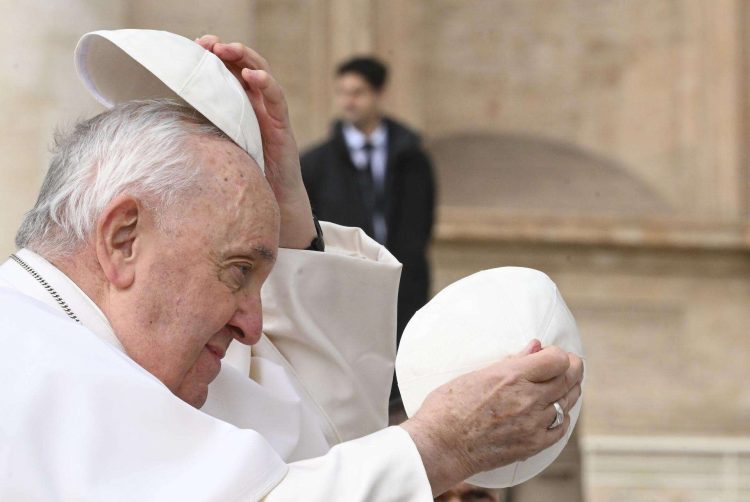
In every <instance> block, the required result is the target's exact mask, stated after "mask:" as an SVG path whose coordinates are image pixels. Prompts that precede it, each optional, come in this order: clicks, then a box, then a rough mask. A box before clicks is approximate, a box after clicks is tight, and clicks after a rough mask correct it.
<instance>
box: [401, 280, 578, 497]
mask: <svg viewBox="0 0 750 502" xmlns="http://www.w3.org/2000/svg"><path fill="white" fill-rule="evenodd" d="M534 338H536V339H538V340H539V341H541V342H542V346H543V347H547V346H550V345H555V346H557V347H560V348H562V349H563V350H565V351H567V352H573V353H575V354H577V355H579V356H581V357H582V356H583V349H582V347H581V340H580V336H579V334H578V328H577V327H576V323H575V319H573V315H572V314H571V313H570V311H569V310H568V307H567V306H566V305H565V301H564V300H563V298H562V296H561V295H560V292H559V291H558V290H557V287H556V286H555V283H553V282H552V281H551V280H550V278H549V277H547V276H546V275H544V274H543V273H541V272H538V271H536V270H531V269H527V268H516V267H505V268H496V269H492V270H485V271H483V272H478V273H476V274H474V275H471V276H469V277H466V278H464V279H461V280H460V281H458V282H456V283H454V284H451V285H450V286H448V287H447V288H445V289H444V290H442V291H441V292H440V293H438V294H437V295H436V296H435V298H433V299H432V300H431V301H430V302H429V303H428V304H427V305H425V306H424V307H423V308H422V309H421V310H419V311H418V312H417V313H416V314H415V315H414V317H413V318H412V319H411V321H409V324H408V325H407V326H406V329H405V330H404V334H403V337H402V338H401V344H400V346H399V350H398V355H397V357H396V375H397V377H398V386H399V389H400V390H401V397H402V399H403V402H404V408H405V409H406V413H407V415H409V416H410V417H411V416H413V415H414V413H416V411H417V410H418V409H419V407H420V406H422V402H423V401H424V399H425V397H427V394H429V393H430V392H431V391H432V390H433V389H435V388H437V387H439V386H441V385H443V384H444V383H447V382H448V381H450V380H453V379H454V378H456V377H458V376H460V375H463V374H465V373H469V372H471V371H475V370H478V369H480V368H483V367H485V366H488V365H490V364H492V363H495V362H498V361H501V360H502V359H503V358H505V357H506V356H509V355H512V354H516V353H518V352H520V351H521V350H523V349H524V347H526V345H527V344H528V343H529V342H530V341H531V340H532V339H534ZM581 402H582V399H579V400H578V403H577V404H576V405H575V406H574V407H573V409H571V411H570V427H569V428H568V431H567V432H566V434H565V436H564V437H563V438H562V439H560V440H559V441H558V442H557V443H555V444H554V445H552V446H550V447H549V448H547V449H545V450H543V451H541V452H539V453H537V454H536V455H534V456H532V457H529V458H528V459H526V460H524V461H520V462H516V463H513V464H510V465H507V466H505V467H501V468H499V469H495V470H492V471H488V472H483V473H480V474H477V475H476V476H473V477H472V478H470V479H469V480H468V482H469V483H472V484H475V485H479V486H483V487H486V488H504V487H508V486H514V485H517V484H519V483H523V482H524V481H527V480H528V479H531V478H532V477H534V476H536V475H537V474H539V473H540V472H542V471H543V470H544V469H545V468H547V466H549V465H550V464H551V463H552V462H553V461H554V460H555V459H556V458H557V456H558V455H559V454H560V452H561V451H562V449H563V447H564V446H565V445H566V444H567V442H568V439H569V438H570V435H571V434H572V432H573V427H574V426H575V424H576V421H577V420H578V414H579V413H580V410H581Z"/></svg>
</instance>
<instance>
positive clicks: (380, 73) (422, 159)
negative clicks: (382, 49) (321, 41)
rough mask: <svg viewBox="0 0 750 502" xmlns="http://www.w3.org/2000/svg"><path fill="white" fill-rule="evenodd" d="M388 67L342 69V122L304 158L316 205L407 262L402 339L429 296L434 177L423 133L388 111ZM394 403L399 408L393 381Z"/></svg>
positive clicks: (361, 63) (360, 64)
mask: <svg viewBox="0 0 750 502" xmlns="http://www.w3.org/2000/svg"><path fill="white" fill-rule="evenodd" d="M387 78H388V69H387V68H386V66H385V65H384V64H383V63H382V62H381V61H379V60H377V59H375V58H373V57H357V58H354V59H350V60H348V61H345V62H344V63H342V64H341V65H339V67H338V68H337V70H336V80H335V89H336V104H337V107H338V109H339V113H340V119H339V120H337V121H335V122H334V124H333V127H332V130H331V133H330V136H329V137H328V139H326V140H325V141H324V142H323V143H321V144H319V145H317V146H315V147H313V148H312V149H311V150H309V151H308V152H306V153H305V154H304V155H303V156H302V175H303V178H304V182H305V187H306V188H307V192H308V195H309V197H310V201H311V203H312V207H313V210H314V211H315V213H316V215H317V216H318V217H319V218H320V219H322V220H325V221H331V222H333V223H338V224H340V225H345V226H350V227H360V228H362V229H363V230H364V231H365V232H366V233H367V234H368V235H369V236H370V237H372V238H373V239H375V240H376V241H378V242H379V243H381V244H383V245H385V247H386V248H387V249H388V250H389V251H391V252H392V253H393V254H394V255H395V257H396V258H397V259H398V260H399V261H400V262H401V263H402V264H403V271H402V274H401V283H400V287H399V292H398V319H397V339H398V340H400V338H401V333H402V332H403V330H404V327H405V326H406V323H407V322H408V321H409V319H411V317H412V316H413V315H414V313H415V312H416V311H417V310H419V309H420V308H421V307H422V306H423V305H424V304H425V303H426V302H427V299H428V292H429V288H430V271H429V266H428V263H427V257H426V252H427V246H428V244H429V242H430V238H431V236H432V225H433V219H434V207H435V181H434V178H433V173H432V165H431V162H430V159H429V158H428V156H427V155H426V153H425V152H424V150H423V149H422V145H421V140H420V137H419V135H418V134H417V133H416V132H415V131H413V130H411V129H409V128H408V127H406V126H405V125H404V124H401V123H399V122H397V121H396V120H394V119H392V118H390V117H388V116H386V115H385V114H384V113H383V100H384V94H385V87H386V81H387ZM391 408H392V409H395V410H398V409H400V397H399V394H398V389H397V387H396V385H395V381H394V385H393V389H392V392H391Z"/></svg>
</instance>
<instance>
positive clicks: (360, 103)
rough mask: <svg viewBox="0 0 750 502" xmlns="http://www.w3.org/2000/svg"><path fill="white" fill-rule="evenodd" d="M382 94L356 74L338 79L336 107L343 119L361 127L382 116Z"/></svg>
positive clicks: (344, 75) (347, 74)
mask: <svg viewBox="0 0 750 502" xmlns="http://www.w3.org/2000/svg"><path fill="white" fill-rule="evenodd" d="M381 98H382V92H379V91H376V90H375V89H373V88H372V86H371V85H370V84H369V83H367V81H366V80H365V79H364V78H362V77H361V76H359V75H358V74H356V73H344V74H343V75H341V76H339V77H337V78H336V105H337V106H338V109H339V112H340V113H341V117H342V118H343V119H344V120H346V121H347V122H351V123H352V124H354V125H355V126H361V125H362V124H364V123H367V122H370V121H372V120H374V119H376V118H378V117H379V116H380V105H381Z"/></svg>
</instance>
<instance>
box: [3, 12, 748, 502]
mask: <svg viewBox="0 0 750 502" xmlns="http://www.w3.org/2000/svg"><path fill="white" fill-rule="evenodd" d="M0 5H1V6H2V12H3V14H4V16H3V21H2V27H3V34H4V35H5V39H6V40H13V41H14V43H13V44H12V45H11V47H12V50H6V51H4V53H3V56H0V90H2V92H1V93H0V103H1V104H2V107H1V108H0V113H2V119H3V120H2V121H1V122H0V128H2V129H1V130H0V151H2V152H3V156H4V159H3V160H4V161H3V162H2V163H1V164H0V251H3V252H9V251H11V250H12V249H13V247H12V235H13V232H14V230H15V227H16V226H17V224H18V221H19V220H20V217H21V214H22V212H23V211H24V210H25V209H27V208H28V207H29V206H30V205H31V204H32V203H33V199H34V195H35V192H36V190H37V188H38V185H39V182H40V180H41V176H42V174H43V170H44V163H45V160H46V157H47V154H46V148H47V145H48V144H49V142H50V139H51V131H52V128H53V126H54V125H55V124H56V123H58V122H60V121H61V120H62V121H70V120H72V119H74V118H75V117H77V116H82V115H83V116H85V115H86V114H90V113H92V112H93V111H94V110H96V106H95V105H94V104H93V103H92V102H91V100H90V99H89V98H88V97H87V96H85V94H84V91H83V89H82V87H81V86H80V85H79V84H78V83H77V82H76V80H75V76H74V74H73V70H72V65H71V58H70V54H71V52H72V49H73V46H74V44H75V41H76V39H77V38H78V37H79V36H80V34H82V33H83V32H85V31H87V30H90V29H96V28H115V27H149V28H163V29H168V30H172V31H176V32H178V33H181V34H184V35H186V36H191V37H192V36H197V35H199V34H202V33H204V32H207V31H212V32H216V33H217V34H219V35H221V36H223V37H225V38H227V39H239V40H243V41H247V42H250V43H252V44H254V45H255V46H256V47H257V48H258V49H259V50H260V51H261V52H263V53H264V54H265V55H266V56H267V57H268V59H269V60H270V61H271V64H272V66H273V67H274V69H275V73H276V76H277V78H278V79H279V80H280V81H281V82H282V84H283V85H284V86H285V88H286V90H287V93H288V95H289V101H290V107H291V110H292V118H293V122H294V124H295V127H296V131H297V136H298V139H299V141H300V143H301V144H302V145H310V144H312V143H313V142H314V141H315V140H317V139H320V138H322V137H323V135H324V134H325V133H326V130H327V128H328V122H329V120H330V119H331V117H332V113H333V109H332V103H331V97H332V96H331V88H330V83H331V74H332V70H333V67H334V65H335V63H336V62H337V61H339V60H340V59H342V58H344V57H346V56H349V55H352V54H355V53H366V52H373V53H375V54H377V55H379V56H381V57H382V58H384V59H386V60H387V61H388V62H389V63H390V64H391V69H392V81H391V88H390V90H389V96H388V104H389V110H390V111H391V112H392V113H393V114H394V115H395V116H397V117H399V118H401V119H404V120H406V121H407V122H409V123H410V124H412V125H413V126H415V127H417V128H419V129H420V130H421V131H422V133H423V135H424V137H425V141H426V143H427V145H428V147H429V149H430V151H431V153H432V155H433V157H434V159H435V161H436V166H437V170H438V178H439V182H440V201H441V203H440V216H439V224H438V228H437V236H436V239H435V244H434V246H433V250H432V261H433V264H434V270H435V273H434V287H435V289H436V290H437V289H439V288H441V287H443V286H444V285H446V284H448V283H449V282H451V281H453V280H455V279H458V278H459V277H462V276H464V275H467V274H469V273H471V272H473V271H476V270H480V269H483V268H489V267H496V266H502V265H523V266H530V267H535V268H539V269H541V270H543V271H545V272H547V273H548V274H549V275H550V276H551V277H552V278H553V279H554V280H556V281H557V282H558V284H559V286H560V288H561V290H562V291H563V294H564V295H565V297H566V299H567V300H568V303H569V304H570V306H571V308H572V310H573V311H574V313H575V314H576V317H577V319H578V321H579V324H580V327H581V330H582V333H583V337H584V340H585V347H586V350H587V369H588V373H587V376H588V378H587V385H586V394H585V395H586V397H585V399H586V401H585V406H584V412H583V415H582V420H581V422H580V425H579V429H578V436H579V439H580V441H579V446H580V456H581V459H582V464H581V465H582V478H581V480H582V489H580V490H581V491H582V493H583V496H585V498H586V500H591V501H631V500H632V501H641V500H647V501H650V500H653V501H670V502H671V501H674V502H677V501H680V502H682V501H685V502H687V501H699V500H700V501H743V500H750V444H749V443H748V441H750V425H749V424H750V385H748V384H747V382H748V381H750V336H748V330H747V326H748V325H750V260H749V256H750V255H749V254H748V251H749V250H750V227H749V226H748V224H749V223H750V221H749V220H748V216H749V215H750V186H749V185H748V175H749V170H748V168H749V167H750V164H749V163H748V159H750V155H749V154H748V153H749V150H748V146H750V142H749V141H748V129H747V124H748V121H749V119H750V99H749V98H750V86H749V85H748V78H749V77H750V70H749V69H750V59H749V58H750V56H749V55H750V31H748V28H747V26H748V23H747V21H749V20H750V1H748V0H255V1H251V0H245V1H241V0H231V1H222V2H198V1H177V0H169V1H162V2H147V1H142V0H138V1H124V0H123V1H115V0H109V1H95V0H68V1H62V0H55V1H41V0H32V1H24V2H20V1H18V2H14V1H12V0H1V2H0ZM569 455H570V452H569ZM575 457H576V455H575V452H573V454H572V458H573V460H566V459H564V461H563V462H562V463H560V464H558V465H557V466H555V467H554V468H553V469H551V470H550V471H549V472H548V473H546V474H545V475H544V476H542V477H540V478H539V479H537V480H536V481H534V482H532V483H530V484H529V485H528V486H525V487H522V488H521V489H519V490H517V491H516V493H515V494H514V500H515V501H516V502H518V500H523V501H527V500H530V501H532V500H552V496H553V495H551V494H554V496H555V497H556V498H555V499H556V500H563V499H565V500H576V499H577V498H580V497H581V495H579V494H578V493H579V488H577V486H578V474H579V468H578V462H577V461H576V460H575ZM569 458H570V457H569ZM534 483H535V484H534ZM565 494H569V495H565ZM563 495H565V496H563Z"/></svg>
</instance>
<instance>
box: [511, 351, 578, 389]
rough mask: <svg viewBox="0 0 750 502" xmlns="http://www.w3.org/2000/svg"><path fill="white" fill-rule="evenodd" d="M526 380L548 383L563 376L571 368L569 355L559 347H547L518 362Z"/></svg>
mask: <svg viewBox="0 0 750 502" xmlns="http://www.w3.org/2000/svg"><path fill="white" fill-rule="evenodd" d="M518 362H519V364H520V365H521V372H522V375H523V376H524V378H526V379H527V380H528V381H530V382H546V381H548V380H551V379H553V378H556V377H558V376H561V375H563V374H564V373H565V372H566V371H567V370H568V368H570V359H569V357H568V354H567V353H566V352H564V351H563V350H562V349H559V348H557V347H547V348H545V349H542V350H540V351H539V352H537V353H535V354H530V355H528V356H526V357H523V358H521V359H519V360H518Z"/></svg>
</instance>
